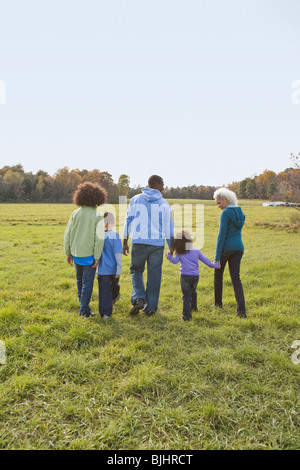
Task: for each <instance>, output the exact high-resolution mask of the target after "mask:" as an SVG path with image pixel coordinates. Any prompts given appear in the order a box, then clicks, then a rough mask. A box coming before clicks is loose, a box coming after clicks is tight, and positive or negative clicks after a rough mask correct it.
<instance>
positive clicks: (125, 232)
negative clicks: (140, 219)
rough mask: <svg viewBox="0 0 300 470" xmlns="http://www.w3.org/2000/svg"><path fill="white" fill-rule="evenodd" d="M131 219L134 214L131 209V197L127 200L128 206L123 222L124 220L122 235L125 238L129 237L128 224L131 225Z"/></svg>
mask: <svg viewBox="0 0 300 470" xmlns="http://www.w3.org/2000/svg"><path fill="white" fill-rule="evenodd" d="M133 219H134V214H133V210H132V199H131V201H130V202H129V206H128V210H127V214H126V219H125V222H124V229H123V236H124V237H125V238H128V237H129V234H130V225H131V222H132V221H133Z"/></svg>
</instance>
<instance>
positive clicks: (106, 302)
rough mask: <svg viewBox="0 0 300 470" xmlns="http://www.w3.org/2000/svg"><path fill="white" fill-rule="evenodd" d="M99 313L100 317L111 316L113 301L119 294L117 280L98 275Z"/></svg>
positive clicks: (112, 276)
mask: <svg viewBox="0 0 300 470" xmlns="http://www.w3.org/2000/svg"><path fill="white" fill-rule="evenodd" d="M98 292H99V313H100V315H101V317H103V316H107V317H111V315H112V306H113V301H114V300H115V299H116V298H117V297H118V295H119V293H120V285H119V278H116V277H115V275H114V274H112V275H102V274H99V275H98Z"/></svg>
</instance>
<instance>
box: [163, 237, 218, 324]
mask: <svg viewBox="0 0 300 470" xmlns="http://www.w3.org/2000/svg"><path fill="white" fill-rule="evenodd" d="M173 247H174V251H175V253H176V255H175V256H172V254H171V252H170V251H169V252H168V253H166V255H165V256H166V258H167V259H168V260H169V261H171V263H173V264H177V263H178V262H180V285H181V291H182V301H183V312H182V317H181V318H182V319H183V320H185V321H189V320H191V319H192V311H194V312H197V311H198V308H197V284H198V281H199V260H200V261H201V262H202V263H204V264H206V266H209V267H210V268H219V264H218V263H212V262H211V261H210V260H209V259H208V258H206V257H205V256H204V255H203V254H202V253H201V251H200V250H198V249H197V248H195V247H194V246H193V240H192V237H191V236H190V234H189V233H188V232H187V231H186V230H182V232H179V233H177V234H176V235H175V239H174V244H173Z"/></svg>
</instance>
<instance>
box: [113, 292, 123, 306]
mask: <svg viewBox="0 0 300 470" xmlns="http://www.w3.org/2000/svg"><path fill="white" fill-rule="evenodd" d="M120 297H121V296H120V294H118V296H117V297H116V298H115V299H113V301H112V303H113V305H114V304H115V303H116V302H118V300H120Z"/></svg>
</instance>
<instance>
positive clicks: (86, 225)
mask: <svg viewBox="0 0 300 470" xmlns="http://www.w3.org/2000/svg"><path fill="white" fill-rule="evenodd" d="M103 244H104V218H103V215H102V214H101V213H100V212H98V211H97V210H96V209H94V208H92V207H87V206H83V207H80V208H79V209H77V210H75V211H74V212H73V214H72V215H71V217H70V220H69V222H68V224H67V228H66V231H65V236H64V248H65V254H66V255H67V256H69V255H72V256H76V257H79V258H84V257H86V256H92V255H93V256H94V258H95V259H99V258H100V256H101V253H102V249H103Z"/></svg>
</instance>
